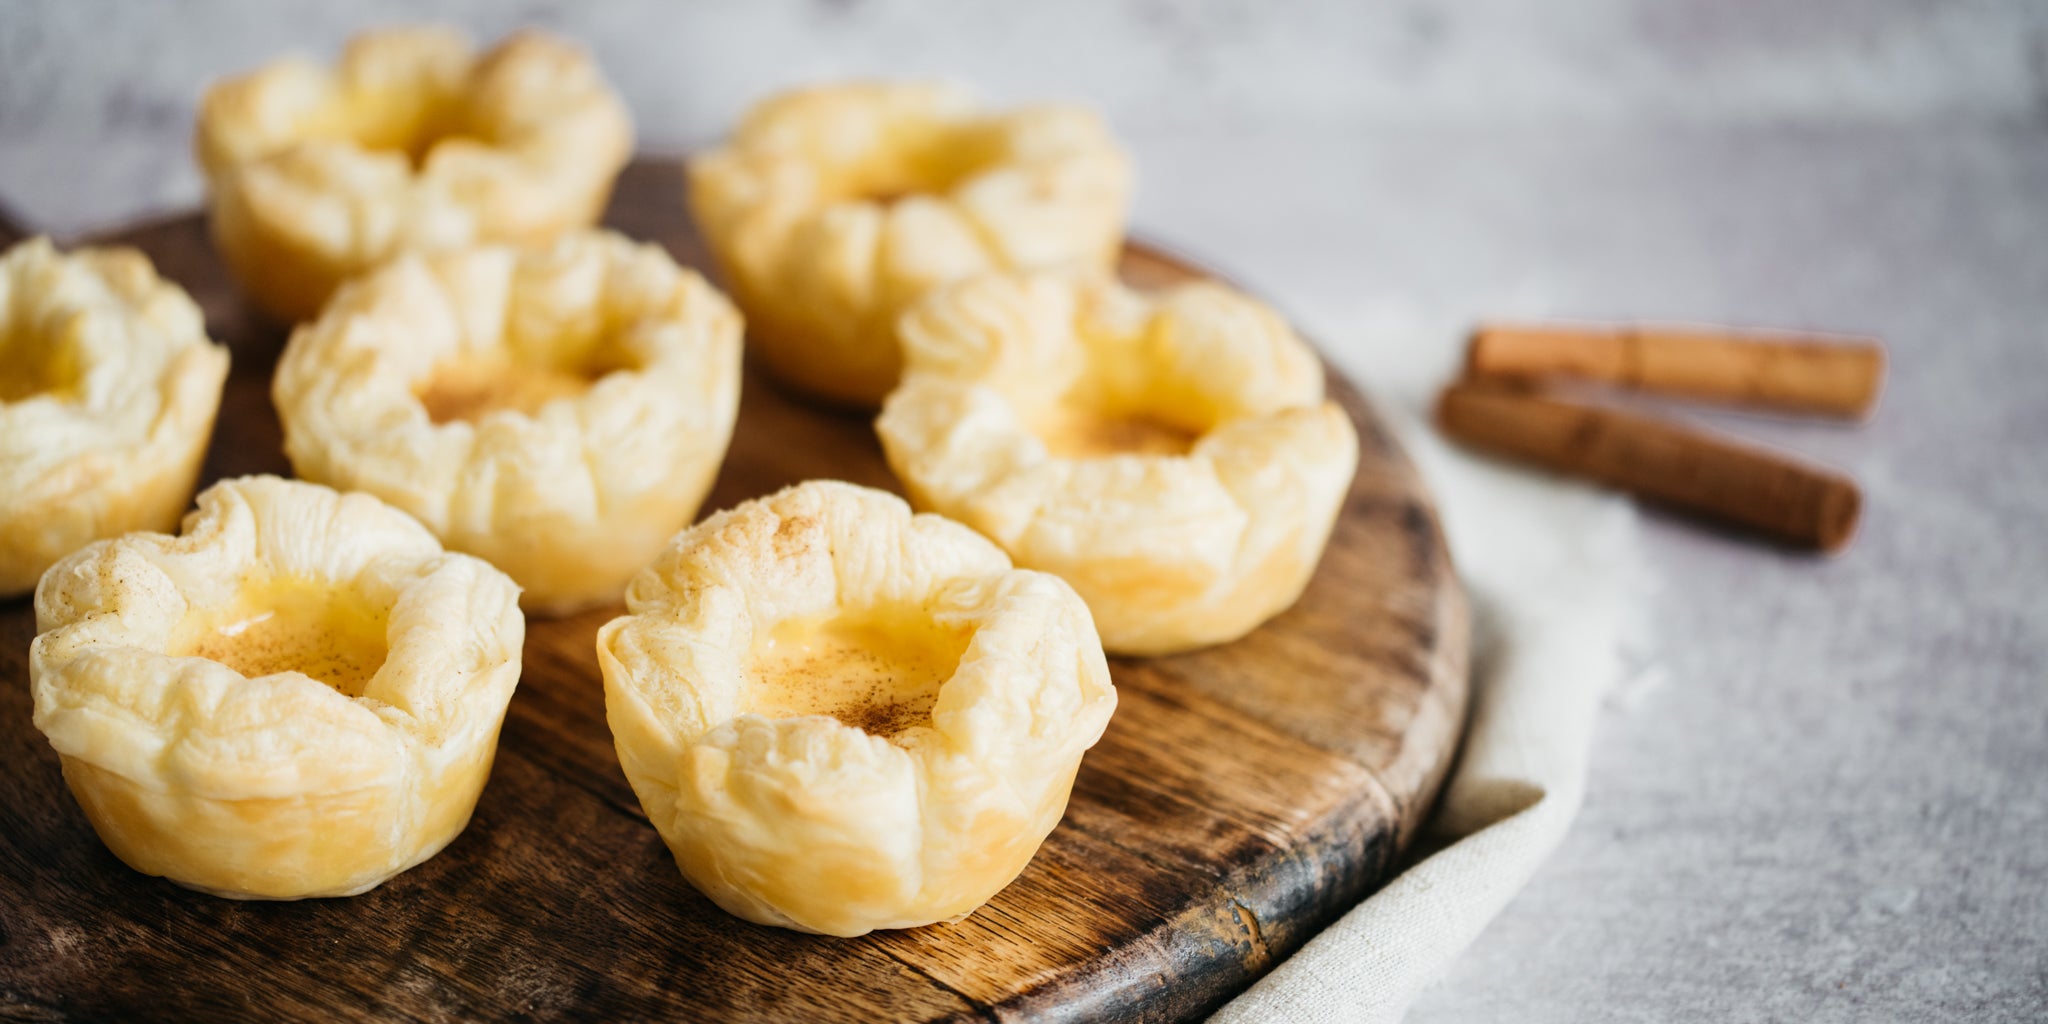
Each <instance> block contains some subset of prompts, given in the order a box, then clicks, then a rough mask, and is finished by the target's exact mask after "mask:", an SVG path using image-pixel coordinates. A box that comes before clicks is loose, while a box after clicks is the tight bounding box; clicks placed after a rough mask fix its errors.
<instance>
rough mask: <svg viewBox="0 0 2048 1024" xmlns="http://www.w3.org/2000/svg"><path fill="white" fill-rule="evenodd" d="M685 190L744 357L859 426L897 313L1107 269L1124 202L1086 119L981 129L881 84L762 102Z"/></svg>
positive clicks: (986, 117) (959, 112) (944, 93)
mask: <svg viewBox="0 0 2048 1024" xmlns="http://www.w3.org/2000/svg"><path fill="white" fill-rule="evenodd" d="M689 175H690V177H689V181H690V205H691V209H692V210H693V211H694V213H695V214H696V218H697V223H698V225H699V227H700V228H702V230H703V231H704V234H705V237H706V238H707V239H708V240H709V241H710V243H711V251H712V253H713V255H714V256H715V257H716V258H717V261H718V265H719V267H720V269H721V270H722V272H723V274H724V276H725V281H726V283H727V285H728V286H729V287H730V288H731V289H732V292H733V296H734V298H735V299H736V300H737V301H738V302H739V304H740V308H741V309H743V310H745V311H746V313H747V321H748V328H749V331H750V343H751V344H752V345H753V346H754V348H755V351H756V352H758V353H759V354H760V356H761V357H762V358H763V360H764V361H765V362H766V364H767V366H768V367H769V368H770V369H771V370H773V371H774V372H775V374H776V375H777V376H778V377H780V378H781V379H782V380H784V381H786V382H787V383H789V384H791V385H793V386H794V387H796V388H798V389H799V390H802V391H805V392H808V393H810V394H813V395H816V396H819V397H822V398H825V399H828V400H832V401H836V402H840V403H845V404H850V405H856V406H863V407H866V408H873V407H874V406H875V405H876V403H878V402H880V401H881V399H882V397H883V396H884V395H886V394H887V393H888V391H889V389H890V388H891V387H893V386H894V385H895V383H896V377H897V373H898V369H899V367H900V366H901V359H900V357H899V355H898V353H897V350H896V345H895V340H894V334H893V328H894V324H895V319H896V315H897V313H898V312H900V311H901V310H902V309H903V307H904V306H905V305H907V304H908V303H909V302H911V301H912V300H914V299H916V298H917V297H918V296H919V295H922V294H923V293H924V292H925V291H927V290H929V289H931V288H932V287H934V286H936V285H939V284H942V283H944V282H947V281H951V280H955V279H958V278H961V277H965V276H968V275H970V274H974V273H978V272H981V271H986V270H990V269H1005V268H1032V267H1048V266H1065V265H1081V266H1087V267H1095V268H1106V267H1108V266H1110V265H1111V264H1112V263H1114V261H1115V260H1116V256H1117V251H1118V245H1119V243H1120V242H1121V241H1122V237H1123V228H1124V214H1125V207H1126V205H1127V202H1128V197H1129V193H1130V187H1131V170H1130V162H1129V160H1128V159H1127V158H1126V157H1125V155H1124V153H1123V151H1122V150H1121V149H1120V148H1119V147H1118V146H1117V144H1116V142H1115V140H1114V139H1112V138H1111V136H1110V134H1109V130H1108V128H1107V127H1106V126H1105V125H1104V124H1103V123H1102V121H1101V120H1100V119H1099V118H1098V117H1096V116H1095V115H1094V114H1093V113H1092V112H1090V111H1088V110H1085V109H1080V108H1075V107H1057V106H1043V107H1027V108H1022V109H1018V110H1014V111H1009V112H1003V113H990V112H985V111H982V110H980V109H978V108H977V107H976V106H975V105H974V104H973V103H972V102H971V101H970V99H969V98H968V97H967V95H966V94H965V93H963V92H961V91H959V90H957V89H953V88H949V87H946V86H942V85H935V84H922V83H888V82H866V83H854V84H846V85H834V86H825V87H818V88H811V89H803V90H799V91H796V92H791V93H788V94H785V95H782V96H778V97H776V98H774V99H771V100H769V101H767V102H765V103H763V104H761V105H760V106H758V107H756V108H755V109H754V110H752V111H751V112H749V113H748V114H747V116H746V118H745V120H743V121H742V122H741V124H740V126H739V129H738V130H737V131H736V132H734V133H733V136H732V138H731V139H730V140H728V141H727V142H726V144H725V145H724V146H723V147H721V148H719V149H716V150H713V151H712V152H710V153H707V154H705V155H703V156H702V157H699V158H697V159H694V160H692V161H691V163H690V165H689Z"/></svg>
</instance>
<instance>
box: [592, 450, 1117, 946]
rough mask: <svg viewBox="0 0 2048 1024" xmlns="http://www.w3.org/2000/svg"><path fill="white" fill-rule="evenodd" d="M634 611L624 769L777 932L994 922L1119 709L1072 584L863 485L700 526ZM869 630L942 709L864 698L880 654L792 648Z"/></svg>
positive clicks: (683, 851) (620, 710) (683, 843)
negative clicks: (850, 627)
mask: <svg viewBox="0 0 2048 1024" xmlns="http://www.w3.org/2000/svg"><path fill="white" fill-rule="evenodd" d="M627 606H628V607H629V608H630V609H631V612H632V614H630V615H627V616H625V617H623V618H619V619H615V620H613V621H612V622H611V623H610V624H608V625H606V626H605V627H604V628H603V629H602V630H600V631H599V633H598V640H597V652H598V663H599V665H600V666H602V669H603V672H604V684H605V705H606V709H607V711H608V713H609V719H610V723H611V728H612V735H613V738H614V739H615V741H616V743H617V746H618V752H619V760H620V763H621V764H622V765H623V767H624V768H625V773H626V778H627V779H628V780H629V781H630V782H631V783H632V784H633V788H634V790H635V792H637V793H638V794H639V796H640V802H641V805H642V806H643V807H644V808H645V809H646V811H647V815H648V817H649V819H650V820H651V821H652V822H653V823H654V826H655V828H656V829H658V830H659V831H660V832H661V835H662V838H663V839H665V840H666V841H667V842H668V845H669V849H670V850H672V851H673V852H674V854H675V857H676V862H677V864H679V865H680V866H681V867H682V871H683V874H684V876H685V877H686V878H688V879H689V881H690V882H691V884H693V885H695V886H696V887H697V888H698V889H699V890H701V891H703V892H704V893H705V894H706V895H707V896H709V897H711V899H712V900H714V901H716V902H717V903H718V905H719V906H721V907H724V908H725V909H726V910H728V911H731V912H732V913H734V914H736V915H738V916H740V917H743V918H746V919H747V920H750V921H756V922H760V923H763V924H773V925H780V926H782V927H786V928H794V929H799V930H802V931H809V932H821V933H824V934H828V935H859V934H862V933H864V932H867V931H869V930H871V929H875V928H907V927H913V926H917V925H923V924H929V923H932V922H935V921H944V920H949V919H955V918H958V917H961V916H964V915H966V914H967V913H969V912H971V911H973V910H974V909H975V908H976V907H979V906H980V905H981V904H982V903H984V902H985V901H987V900H988V899H989V898H990V897H991V896H993V895H994V894H995V893H996V892H997V891H998V890H1000V889H1001V888H1002V887H1003V886H1005V885H1007V884H1009V882H1010V880H1011V879H1012V878H1014V877H1016V875H1017V873H1018V872H1019V871H1021V870H1023V868H1024V865H1025V864H1026V863H1027V862H1028V861H1029V860H1030V859H1031V856H1032V854H1033V853H1034V852H1035V851H1036V850H1037V849H1038V846H1039V844H1040V842H1042V841H1043V840H1044V838H1045V836H1046V834H1047V833H1048V832H1050V831H1051V830H1052V828H1053V826H1054V825H1056V824H1057V823H1058V822H1059V820H1060V817H1061V815H1062V814H1063V813H1064V812H1065V809H1066V803H1067V795H1068V792H1069V790H1070V789H1071V787H1072V784H1073V779H1074V773H1075V770H1076V769H1077V767H1078V766H1079V764H1080V761H1081V755H1082V752H1083V751H1085V750H1087V749H1088V748H1089V747H1090V746H1092V745H1094V743H1095V741H1096V740H1097V739H1098V738H1099V737H1100V736H1101V735H1102V731H1103V728H1104V727H1105V725H1106V724H1107V723H1108V721H1109V717H1110V714H1111V712H1112V711H1113V710H1114V708H1115V705H1116V692H1115V689H1114V688H1113V687H1112V686H1111V683H1110V679H1109V669H1108V665H1107V663H1106V661H1105V660H1104V658H1103V654H1102V647H1101V645H1100V643H1099V642H1098V641H1097V640H1096V637H1095V630H1094V627H1093V626H1092V625H1091V624H1090V622H1089V619H1088V610H1087V608H1086V606H1084V605H1083V604H1082V603H1081V600H1080V598H1079V597H1077V596H1076V595H1075V594H1074V592H1073V590H1072V589H1071V588H1069V587H1068V586H1067V585H1066V584H1065V583H1062V582H1060V581H1059V580H1058V579H1057V578H1055V577H1052V576H1048V575H1046V574H1043V573H1035V572H1026V571H1021V570H1015V569H1012V568H1011V567H1010V563H1009V560H1008V559H1007V558H1005V557H1003V554H1002V552H1001V551H999V550H997V549H996V548H995V546H994V545H991V544H989V543H988V542H987V541H986V540H984V539H983V538H981V537H979V536H977V535H975V534H974V532H973V531H971V530H968V529H966V528H965V527H962V526H960V525H959V524H958V523H953V522H950V521H947V520H945V519H942V518H939V517H937V516H931V515H918V516H915V517H913V516H912V515H911V512H910V508H909V507H908V506H907V505H905V504H904V503H903V501H902V500H901V499H899V498H897V497H895V496H893V495H889V494H886V493H883V492H881V491H874V490H870V489H867V488H862V487H855V486H853V485H850V484H842V483H836V482H818V481H814V482H811V483H806V484H801V485H798V486H796V487H793V488H790V489H788V490H785V491H782V492H780V493H778V494H775V495H772V496H770V497H767V498H763V499H759V500H756V501H750V502H747V503H746V504H743V505H740V506H739V507H737V508H734V509H732V510H730V511H727V512H722V513H719V514H718V515H715V516H712V517H711V518H709V519H707V520H705V521H704V522H703V523H700V524H698V525H697V526H695V527H693V528H691V529H689V530H687V531H684V532H683V533H681V534H679V535H678V536H677V537H676V541H675V544H674V545H673V546H671V547H670V548H669V550H668V551H667V552H665V553H664V554H663V555H662V556H661V558H660V559H659V560H658V561H656V562H655V563H654V565H653V566H651V567H650V568H649V569H648V570H647V571H646V572H644V573H642V574H641V575H640V576H639V577H638V578H636V579H635V580H634V581H633V585H632V587H631V588H630V589H629V590H628V592H627ZM849 622H850V623H853V624H855V626H856V628H857V629H858V628H859V627H860V625H861V624H868V627H867V628H868V632H866V633H860V632H856V633H854V634H852V635H856V636H864V637H867V638H873V637H875V636H877V632H876V626H875V624H877V623H879V624H880V625H879V631H880V633H881V634H889V633H893V634H894V637H895V640H896V642H897V643H898V644H899V645H907V646H909V647H911V648H913V649H911V650H908V651H905V650H901V649H899V650H898V651H897V652H896V653H895V654H894V655H893V657H895V658H897V659H899V660H900V662H901V663H903V664H905V665H908V671H909V672H910V673H911V674H914V673H915V672H916V671H917V669H918V668H919V667H921V668H922V669H923V670H924V671H925V673H926V674H925V676H924V677H923V679H922V683H923V686H924V689H923V691H922V694H921V702H919V699H918V697H917V696H916V695H913V697H912V698H911V701H910V702H911V703H912V704H913V705H915V706H912V707H910V708H909V710H908V711H907V712H906V711H905V705H904V704H902V703H898V704H894V705H890V706H887V707H881V708H877V707H875V706H874V703H873V700H872V699H870V700H869V701H866V702H864V701H863V700H862V698H863V697H864V696H867V697H870V698H872V694H871V693H870V690H871V688H873V687H875V686H876V685H877V684H876V676H875V674H873V673H872V672H868V671H864V669H865V668H867V667H868V666H871V665H872V662H873V658H874V654H875V652H876V651H877V650H878V648H875V647H871V646H865V645H863V644H861V643H856V644H854V645H853V646H851V647H848V646H844V645H842V646H840V647H838V648H834V646H833V645H832V644H831V643H830V642H825V643H822V644H821V645H820V648H819V649H821V650H823V651H825V652H826V654H825V656H824V657H822V658H812V659H811V660H809V661H804V660H801V659H799V660H796V661H790V660H788V659H786V658H782V656H781V655H778V654H777V653H776V651H777V648H776V644H777V643H781V644H785V645H795V646H796V647H798V648H803V645H804V644H805V643H806V642H807V641H805V640H804V639H803V637H804V636H805V633H804V631H805V630H807V629H808V630H814V631H818V632H819V633H822V634H830V633H831V631H832V630H833V629H834V628H835V627H836V626H840V625H843V624H845V623H849ZM792 626H794V627H796V628H797V632H796V633H795V634H794V635H792V634H791V632H790V630H791V627H792ZM835 651H836V653H835ZM778 658H782V660H778ZM919 662H921V663H922V665H921V666H919V665H916V664H911V663H919ZM884 674H885V675H886V674H888V673H886V672H885V673H884ZM901 681H902V680H901V678H900V677H898V678H896V679H895V680H894V682H893V683H889V682H885V683H884V684H883V685H884V688H886V687H887V686H888V685H895V684H896V683H900V682H901ZM934 687H935V689H934ZM897 696H901V694H900V693H899V694H897ZM792 705H794V706H795V708H794V709H792ZM835 705H836V709H835V708H834V706H835ZM926 705H928V707H927V706H926ZM805 706H809V707H810V708H812V709H813V710H812V711H811V712H810V713H805V712H804V710H803V708H804V707H805ZM878 719H879V720H880V723H879V724H878V721H877V720H878Z"/></svg>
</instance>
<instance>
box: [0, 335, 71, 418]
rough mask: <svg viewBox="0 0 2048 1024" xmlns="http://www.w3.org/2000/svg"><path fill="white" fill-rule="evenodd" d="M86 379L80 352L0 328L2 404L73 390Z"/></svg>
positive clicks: (66, 346) (0, 391)
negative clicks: (79, 355)
mask: <svg viewBox="0 0 2048 1024" xmlns="http://www.w3.org/2000/svg"><path fill="white" fill-rule="evenodd" d="M83 377H84V370H83V368H82V367H80V366H79V365H78V359H77V353H76V352H75V351H73V350H72V348H71V347H70V346H68V345H57V344H51V343H50V339H48V338H45V337H40V336H37V335H35V334H34V333H32V332H28V331H22V332H18V333H15V332H8V331H6V330H5V328H0V402H19V401H22V400H24V399H29V398H34V397H36V396H37V395H48V394H56V393H59V392H63V391H67V390H70V389H71V388H74V387H76V386H77V385H78V382H79V381H80V379H82V378H83Z"/></svg>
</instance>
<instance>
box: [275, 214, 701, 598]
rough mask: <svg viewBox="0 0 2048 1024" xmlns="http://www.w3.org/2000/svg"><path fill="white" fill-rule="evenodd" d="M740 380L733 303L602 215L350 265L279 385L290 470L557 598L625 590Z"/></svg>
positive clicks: (662, 533)
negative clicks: (605, 223) (521, 243)
mask: <svg viewBox="0 0 2048 1024" xmlns="http://www.w3.org/2000/svg"><path fill="white" fill-rule="evenodd" d="M739 388H740V319H739V314H738V313H736V312H735V311H734V310H733V308H732V305H731V304H730V303H728V302H726V301H725V298H724V297H723V296H721V295H720V294H718V292H717V291H716V290H714V289H713V288H712V287H711V286H710V285H708V284H705V283H704V280H703V279H702V278H700V277H698V276H697V275H696V274H695V273H694V272H692V271H688V270H684V269H683V268H681V267H679V266H677V265H676V263H675V261H674V260H672V259H670V258H669V256H668V254H667V253H666V252H664V251H663V250H662V249H661V248H660V247H659V246H655V245H643V244H639V243H635V242H632V241H630V240H629V239H627V238H625V237H624V236H621V235H617V234H613V233H611V232H602V231H591V232H577V233H574V234H570V235H566V236H564V237H563V238H561V239H560V240H558V241H556V242H555V243H554V244H553V245H551V246H549V247H547V248H544V249H538V250H515V249H512V248H509V247H504V246H485V247H477V248H469V249H459V250H454V251H450V252H445V253H438V254H434V255H431V256H406V257H402V258H400V259H398V260H396V261H394V262H392V263H390V264H388V265H387V266H385V267H384V268H382V269H380V270H378V271H375V272H374V273H371V274H369V275H366V276H364V277H361V278H358V279H356V280H355V281H352V282H350V283H349V284H348V285H347V286H345V287H344V288H343V289H342V290H341V291H340V292H339V293H337V294H336V295H335V298H334V301H333V302H331V303H329V304H328V307H327V310H326V311H325V312H324V313H322V314H321V316H320V319H318V320H316V321H314V322H312V323H309V324H303V325H301V326H300V327H299V329H298V330H296V331H294V332H293V334H292V340H291V342H290V343H289V344H288V345H287V346H286V347H285V352H284V355H283V357H282V358H281V359H280V360H279V361H278V367H277V377H276V379H275V381H274V382H273V386H272V396H273V397H274V398H275V399H276V402H277V411H278V416H279V418H280V419H281V420H282V421H283V423H284V441H285V452H286V454H288V455H290V456H291V460H292V466H293V468H294V469H296V470H297V471H298V474H299V475H300V476H302V477H305V478H306V479H308V480H314V481H318V482H320V483H324V484H328V485H331V486H334V487H338V488H341V489H344V490H361V491H368V492H369V493H371V494H374V495H376V496H378V497H380V498H383V499H384V500H385V501H388V502H390V503H392V504H394V505H397V506H398V507H399V508H401V509H404V510H405V511H407V512H410V513H412V514H413V515H414V516H417V517H418V518H419V519H420V521H421V522H423V523H425V524H426V525H427V528H428V529H430V530H432V531H434V533H435V535H436V536H438V537H440V538H441V540H442V542H443V543H445V544H447V545H448V546H449V547H451V548H454V549H456V550H458V551H467V552H469V553H470V554H473V555H478V556H481V557H483V558H485V559H488V560H489V561H490V562H491V563H492V564H494V565H496V566H497V567H498V568H500V569H503V570H505V571H506V572H507V573H510V574H511V576H512V578H513V579H514V580H516V581H518V583H519V585H520V586H521V587H523V588H525V591H526V595H525V598H524V603H525V605H526V608H527V610H528V611H531V612H538V613H542V614H564V613H567V612H571V611H575V610H577V609H580V608H587V607H590V606H593V605H598V604H604V603H606V602H610V601H616V600H618V597H619V592H620V591H621V590H622V589H623V588H624V587H625V585H626V581H627V580H628V579H629V578H631V577H632V575H633V574H634V573H635V572H637V571H639V570H640V568H641V567H643V566H645V565H646V564H647V563H648V561H650V560H651V559H653V558H654V556H655V554H656V553H658V552H659V551H661V549H662V547H663V546H664V545H665V544H667V542H668V538H669V537H670V536H671V535H673V534H674V533H675V531H676V530H678V529H680V528H681V527H682V526H683V525H685V524H687V523H688V522H689V521H690V519H691V517H693V516H695V515H696V513H697V506H698V504H699V503H701V502H702V501H703V500H704V494H705V492H706V491H708V490H709V489H710V487H711V481H712V478H713V477H714V476H716V475H717V473H718V466H719V463H720V462H721V461H722V460H723V459H724V457H725V448H726V443H727V441H729V440H730V439H731V437H732V424H733V417H734V415H735V414H736V413H737V411H738V408H739Z"/></svg>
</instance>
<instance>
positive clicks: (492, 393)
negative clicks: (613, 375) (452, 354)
mask: <svg viewBox="0 0 2048 1024" xmlns="http://www.w3.org/2000/svg"><path fill="white" fill-rule="evenodd" d="M609 369H610V368H608V367H602V366H596V365H580V366H561V365H555V364H552V363H546V362H539V361H534V360H524V359H514V358H509V357H504V356H471V355H465V356H460V357H457V358H456V359H452V360H449V361H447V362H444V363H442V364H441V365H439V366H436V367H434V370H433V372H432V373H430V374H428V375H427V378H426V379H425V380H423V381H421V382H420V383H419V384H418V385H417V386H416V387H415V388H414V391H413V393H414V394H415V395H418V396H419V400H420V404H421V405H424V406H426V408H427V416H428V417H429V418H431V419H432V420H433V421H434V422H435V423H448V422H451V421H454V420H467V421H470V422H475V421H477V420H480V419H483V418H484V416H486V415H488V414H490V413H494V412H516V413H520V414H523V415H528V416H531V415H533V414H534V413H537V412H539V411H540V409H541V407H542V406H544V405H547V404H548V403H549V402H552V401H554V400H556V399H558V398H577V397H580V396H581V395H582V394H583V393H584V392H585V391H588V390H590V386H591V385H592V384H595V383H597V381H598V379H599V378H601V377H603V376H604V374H605V373H606V372H608V370H609Z"/></svg>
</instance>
